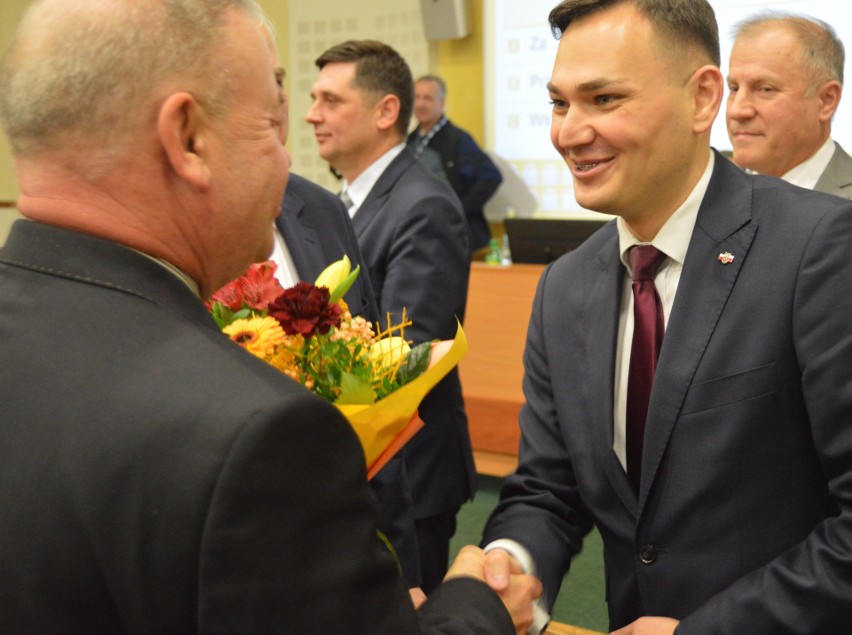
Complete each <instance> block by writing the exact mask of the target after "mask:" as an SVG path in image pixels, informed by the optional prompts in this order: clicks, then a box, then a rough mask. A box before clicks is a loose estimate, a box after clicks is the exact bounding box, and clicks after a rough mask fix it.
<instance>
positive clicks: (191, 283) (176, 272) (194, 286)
mask: <svg viewBox="0 0 852 635" xmlns="http://www.w3.org/2000/svg"><path fill="white" fill-rule="evenodd" d="M131 249H132V248H131ZM133 251H135V252H136V253H137V254H140V255H142V256H145V257H146V258H147V259H148V260H151V261H153V262H156V263H157V264H158V265H160V266H161V267H162V268H163V269H165V270H166V271H168V272H170V273H171V274H172V275H173V276H175V277H176V278H177V279H178V280H180V281H181V282H183V283H184V284H185V285H186V286H187V287H189V290H190V291H192V293H193V294H195V297H196V298H200V297H201V291H200V290H199V288H198V283H197V282H195V280H193V279H192V278H190V277H189V275H188V274H186V273H185V272H183V271H181V270H180V269H178V268H177V267H175V266H174V265H173V264H172V263H170V262H168V261H166V260H163V259H162V258H155V257H154V256H152V255H150V254H146V253H145V252H144V251H139V250H138V249H133Z"/></svg>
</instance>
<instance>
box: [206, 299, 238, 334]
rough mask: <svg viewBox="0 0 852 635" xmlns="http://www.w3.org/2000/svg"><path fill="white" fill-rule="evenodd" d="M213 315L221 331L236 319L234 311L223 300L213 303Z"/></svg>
mask: <svg viewBox="0 0 852 635" xmlns="http://www.w3.org/2000/svg"><path fill="white" fill-rule="evenodd" d="M211 315H212V316H213V319H214V320H215V321H216V325H217V326H218V327H219V330H220V331H221V330H222V329H223V328H225V327H226V326H228V325H229V324H230V323H231V322H233V321H234V318H233V312H232V311H231V309H229V308H228V307H227V306H225V305H224V304H222V303H221V302H214V303H213V310H212V311H211Z"/></svg>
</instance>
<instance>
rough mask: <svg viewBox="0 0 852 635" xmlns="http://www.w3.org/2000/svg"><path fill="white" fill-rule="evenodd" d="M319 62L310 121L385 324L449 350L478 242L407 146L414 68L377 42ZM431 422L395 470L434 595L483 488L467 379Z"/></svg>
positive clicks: (449, 391)
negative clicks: (338, 182) (405, 323)
mask: <svg viewBox="0 0 852 635" xmlns="http://www.w3.org/2000/svg"><path fill="white" fill-rule="evenodd" d="M316 63H317V66H318V67H319V69H320V70H319V76H318V77H317V80H316V82H315V83H314V85H313V89H312V91H311V95H312V96H313V100H314V102H313V105H312V106H311V109H310V111H309V112H308V114H307V121H308V123H310V124H312V125H313V126H314V133H315V135H316V139H317V142H318V144H319V153H320V156H321V157H322V158H323V159H325V160H327V161H328V162H329V163H330V164H331V165H332V166H333V167H334V168H335V169H336V170H337V171H339V172H340V173H341V174H342V175H343V192H342V198H344V199H346V200H347V201H348V206H349V212H350V214H351V215H352V222H353V225H354V227H355V235H356V237H357V238H358V243H359V246H360V248H361V255H362V257H363V258H364V262H365V263H366V266H367V270H368V272H369V275H370V282H371V283H372V286H373V290H374V292H375V295H376V300H377V302H378V305H379V314H380V315H381V316H385V315H387V314H390V315H391V318H392V320H393V321H394V322H395V323H398V322H399V320H400V319H401V316H402V311H403V309H405V310H406V313H407V315H408V317H409V318H410V319H411V321H412V325H411V326H410V327H408V328H407V329H406V337H407V338H410V339H411V340H413V341H415V342H422V341H428V340H433V339H450V338H452V337H453V336H454V335H455V332H456V326H457V320H462V319H463V317H464V309H465V302H466V299H467V281H468V272H469V267H470V255H469V251H468V231H467V225H466V223H465V219H464V214H463V212H462V210H461V207H460V205H459V203H458V199H457V197H456V196H455V195H454V194H453V192H452V190H450V189H449V188H448V187H447V186H446V185H444V184H442V183H441V182H440V181H438V180H437V179H436V178H435V177H433V176H432V175H430V174H429V173H428V172H427V171H426V170H425V169H424V168H423V167H422V166H421V165H420V164H419V163H418V162H417V159H415V158H414V156H413V155H412V154H411V152H409V151H408V150H407V149H406V147H405V134H406V126H407V124H408V121H409V119H410V117H411V111H412V107H413V102H414V91H413V80H412V77H411V71H410V70H409V68H408V64H406V63H405V60H404V59H403V58H402V57H401V56H400V55H399V54H398V53H397V52H396V51H395V50H394V49H393V48H391V47H390V46H387V45H386V44H383V43H381V42H376V41H373V40H359V41H348V42H344V43H342V44H339V45H337V46H334V47H332V48H330V49H329V50H327V51H326V52H324V53H323V54H322V55H321V56H320V57H319V58H318V59H317V62H316ZM420 417H421V418H422V419H423V421H424V422H425V424H426V425H425V426H424V428H423V429H422V430H420V432H418V433H417V435H416V436H415V437H414V438H413V439H412V440H411V441H410V442H409V443H408V445H407V446H406V447H405V448H403V450H402V451H401V452H400V455H399V456H400V460H401V462H402V463H401V464H400V465H398V466H396V469H397V470H398V473H399V479H398V482H399V483H400V484H402V485H403V486H405V487H407V488H410V494H411V500H412V501H413V503H414V516H413V521H414V522H413V525H412V524H409V525H408V526H409V527H410V528H411V529H412V531H411V532H409V534H408V535H409V536H410V538H411V539H410V540H407V541H406V544H405V545H394V546H395V547H397V551H398V552H399V554H400V560H401V562H402V568H403V573H404V574H405V577H406V580H407V581H408V583H409V585H410V587H411V588H412V589H414V590H415V591H414V592H415V593H416V589H417V588H418V587H421V585H422V589H423V590H424V591H425V592H426V593H429V592H430V591H431V590H432V589H434V588H435V586H436V585H437V584H438V583H439V582H440V580H441V579H442V578H443V575H444V571H445V570H446V566H447V561H448V557H449V542H450V538H451V537H452V535H453V533H454V532H455V526H456V514H457V513H458V510H459V508H460V507H461V505H462V503H464V502H465V501H467V500H468V499H470V498H471V497H472V496H473V493H474V491H475V488H476V472H475V468H474V464H473V452H472V450H471V445H470V436H469V434H468V429H467V417H466V415H465V411H464V402H463V400H462V393H461V383H460V381H459V377H458V372H457V370H454V371H453V372H452V373H450V375H449V376H447V377H446V378H445V379H444V380H442V381H441V382H440V383H439V384H438V385H437V386H436V387H435V388H434V389H433V390H432V392H431V393H430V394H429V395H428V396H427V397H426V398H425V399H424V401H423V403H422V404H421V406H420ZM384 469H385V470H387V469H388V467H385V468H384ZM383 513H384V511H383ZM391 515H392V516H393V514H391ZM396 520H397V521H398V522H400V523H408V521H407V520H406V519H405V518H399V517H397V518H396ZM411 546H414V549H413V551H412V550H411V549H410V548H409V547H411Z"/></svg>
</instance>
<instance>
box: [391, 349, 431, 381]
mask: <svg viewBox="0 0 852 635" xmlns="http://www.w3.org/2000/svg"><path fill="white" fill-rule="evenodd" d="M431 357H432V342H421V343H420V344H418V345H417V346H414V347H413V348H412V349H411V351H410V352H409V353H408V356H407V357H406V358H405V361H404V362H403V364H402V366H400V367H399V372H398V373H397V374H396V379H397V382H399V385H400V386H404V385H405V384H407V383H408V382H410V381H412V380H414V379H417V378H418V377H420V375H422V374H423V373H424V372H426V368H428V367H429V360H430V359H431Z"/></svg>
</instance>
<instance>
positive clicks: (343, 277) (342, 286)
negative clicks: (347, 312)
mask: <svg viewBox="0 0 852 635" xmlns="http://www.w3.org/2000/svg"><path fill="white" fill-rule="evenodd" d="M351 269H352V263H351V262H350V261H349V256H343V258H341V259H340V260H338V261H336V262H333V263H331V264H330V265H329V266H328V267H326V268H325V269H323V271H322V273H321V274H320V275H319V276H318V277H317V280H316V282H314V285H315V286H317V287H326V288H327V289H328V290H329V292H330V294H331V296H330V297H329V300H328V301H329V303H331V304H334V303H335V302H337V301H338V300H340V298H342V297H343V296H344V295H345V294H346V292H347V291H349V288H350V287H351V286H352V284H353V283H354V282H355V278H357V277H358V272H359V271H361V265H358V266H357V267H355V270H354V271H352V270H351Z"/></svg>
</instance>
